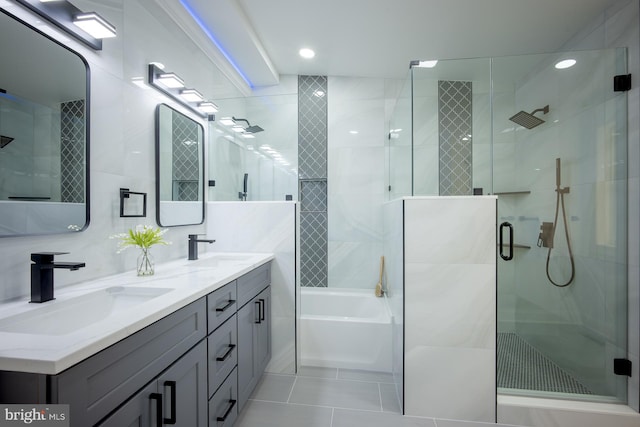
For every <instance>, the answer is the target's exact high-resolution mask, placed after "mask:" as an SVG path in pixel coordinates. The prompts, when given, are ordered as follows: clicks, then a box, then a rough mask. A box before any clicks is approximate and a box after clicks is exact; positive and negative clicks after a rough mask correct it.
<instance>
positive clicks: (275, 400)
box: [235, 367, 506, 427]
mask: <svg viewBox="0 0 640 427" xmlns="http://www.w3.org/2000/svg"><path fill="white" fill-rule="evenodd" d="M392 381H393V378H392V376H391V375H390V374H384V373H377V372H367V371H356V370H345V369H335V368H315V367H303V368H301V369H300V372H298V374H297V375H276V374H265V375H264V376H263V377H262V380H261V381H260V383H259V384H258V386H257V387H256V389H255V391H254V392H253V395H252V396H251V398H250V399H249V401H248V403H247V405H246V406H245V408H244V410H243V411H242V413H241V414H240V416H239V418H238V421H237V422H236V424H235V426H236V427H301V426H303V427H481V426H493V427H501V426H502V427H506V426H503V425H500V424H487V423H470V422H461V421H452V420H440V419H432V418H417V417H404V416H402V415H401V414H400V405H399V403H398V400H397V397H396V393H395V389H394V385H393V384H392Z"/></svg>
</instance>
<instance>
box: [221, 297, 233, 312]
mask: <svg viewBox="0 0 640 427" xmlns="http://www.w3.org/2000/svg"><path fill="white" fill-rule="evenodd" d="M235 303H236V300H234V299H230V300H229V301H227V303H226V304H225V305H223V306H222V307H216V311H217V312H219V313H222V312H223V311H225V310H226V309H228V308H229V307H231V306H232V305H233V304H235Z"/></svg>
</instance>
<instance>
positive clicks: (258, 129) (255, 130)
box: [231, 117, 264, 133]
mask: <svg viewBox="0 0 640 427" xmlns="http://www.w3.org/2000/svg"><path fill="white" fill-rule="evenodd" d="M231 119H232V120H233V121H234V122H235V123H237V122H245V123H246V124H247V127H246V128H244V131H245V132H246V133H258V132H262V131H263V130H264V129H262V128H261V127H260V126H258V125H254V126H251V123H249V120H247V119H239V118H236V117H231Z"/></svg>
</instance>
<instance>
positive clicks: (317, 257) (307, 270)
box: [300, 212, 329, 288]
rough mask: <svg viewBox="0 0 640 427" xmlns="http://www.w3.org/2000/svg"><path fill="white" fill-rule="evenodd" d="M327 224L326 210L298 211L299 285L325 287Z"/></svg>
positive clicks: (327, 274) (326, 279)
mask: <svg viewBox="0 0 640 427" xmlns="http://www.w3.org/2000/svg"><path fill="white" fill-rule="evenodd" d="M327 224H328V222H327V213H326V212H300V286H307V287H316V288H317V287H323V288H326V287H327V284H328V277H329V261H328V259H329V257H328V233H329V230H328V226H327Z"/></svg>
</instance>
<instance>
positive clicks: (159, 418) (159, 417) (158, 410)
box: [149, 393, 162, 427]
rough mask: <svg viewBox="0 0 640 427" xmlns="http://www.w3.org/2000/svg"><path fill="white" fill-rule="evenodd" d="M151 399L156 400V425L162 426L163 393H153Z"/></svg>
mask: <svg viewBox="0 0 640 427" xmlns="http://www.w3.org/2000/svg"><path fill="white" fill-rule="evenodd" d="M149 400H155V401H156V426H157V427H162V395H161V394H160V393H151V394H150V395H149Z"/></svg>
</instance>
